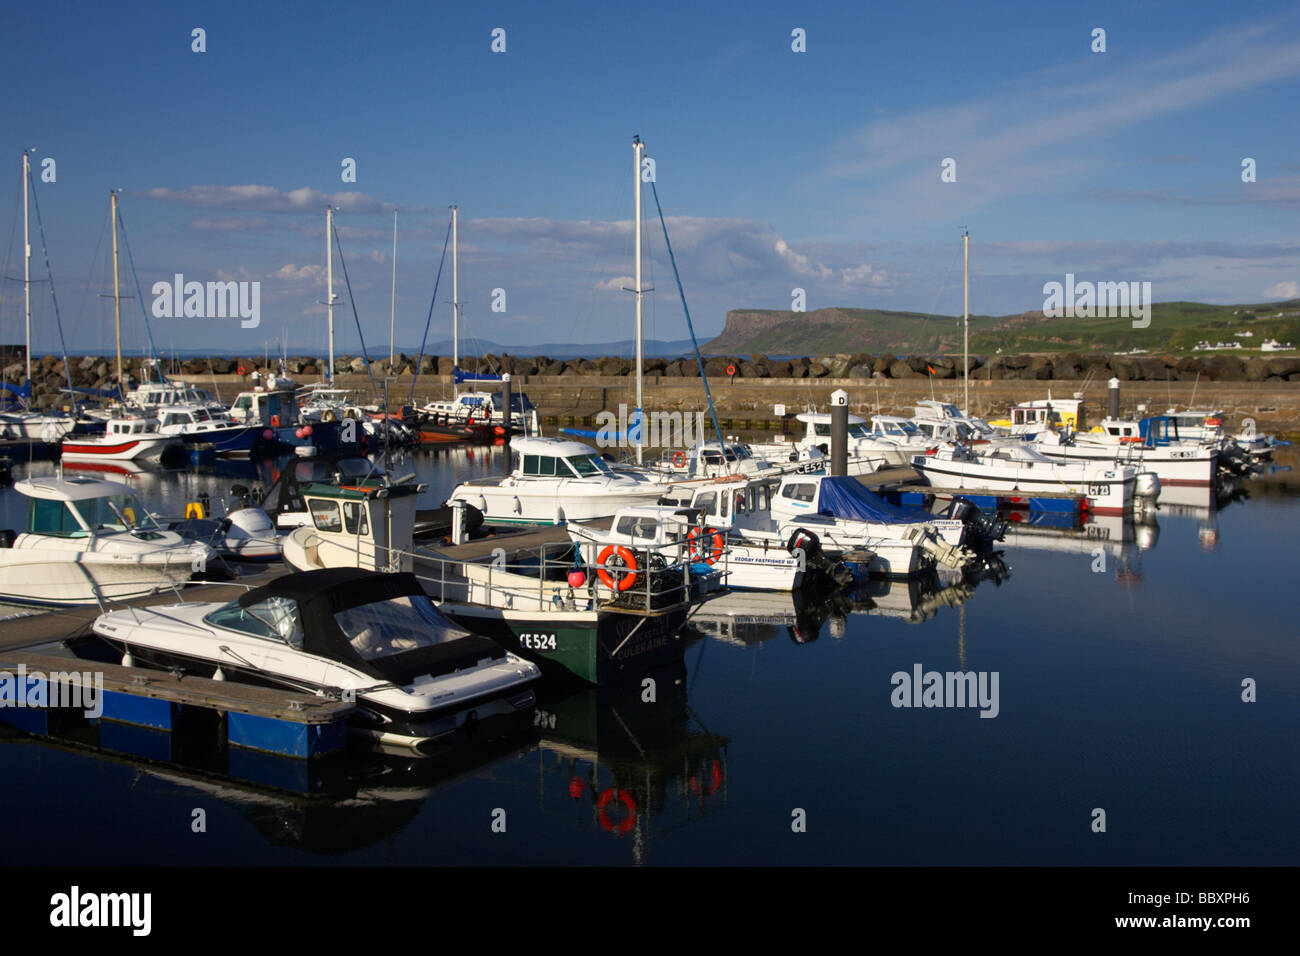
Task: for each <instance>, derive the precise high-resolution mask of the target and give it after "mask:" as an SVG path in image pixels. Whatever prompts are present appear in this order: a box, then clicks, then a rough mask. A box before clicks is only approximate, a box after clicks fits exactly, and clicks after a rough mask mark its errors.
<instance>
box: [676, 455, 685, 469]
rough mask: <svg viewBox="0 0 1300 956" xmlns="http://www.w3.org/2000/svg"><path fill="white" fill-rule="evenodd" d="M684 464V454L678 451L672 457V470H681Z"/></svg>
mask: <svg viewBox="0 0 1300 956" xmlns="http://www.w3.org/2000/svg"><path fill="white" fill-rule="evenodd" d="M685 464H686V452H684V451H679V452H678V453H677V454H675V455H673V467H674V468H681V467H682V466H683V465H685Z"/></svg>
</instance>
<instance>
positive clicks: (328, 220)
mask: <svg viewBox="0 0 1300 956" xmlns="http://www.w3.org/2000/svg"><path fill="white" fill-rule="evenodd" d="M325 284H326V290H325V300H326V301H325V304H326V306H327V307H328V309H329V339H330V344H329V349H330V357H329V365H328V366H327V368H328V370H329V375H328V376H327V377H326V381H327V382H329V383H330V384H331V385H333V384H334V207H333V206H326V207H325Z"/></svg>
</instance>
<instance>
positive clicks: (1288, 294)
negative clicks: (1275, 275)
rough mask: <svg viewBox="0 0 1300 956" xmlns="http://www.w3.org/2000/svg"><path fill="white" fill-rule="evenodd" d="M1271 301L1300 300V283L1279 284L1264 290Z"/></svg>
mask: <svg viewBox="0 0 1300 956" xmlns="http://www.w3.org/2000/svg"><path fill="white" fill-rule="evenodd" d="M1264 295H1265V296H1267V297H1268V298H1271V299H1300V282H1279V283H1278V284H1277V285H1271V286H1269V287H1268V288H1267V289H1265V290H1264Z"/></svg>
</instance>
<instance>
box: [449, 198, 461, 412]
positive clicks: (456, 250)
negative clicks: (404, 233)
mask: <svg viewBox="0 0 1300 956" xmlns="http://www.w3.org/2000/svg"><path fill="white" fill-rule="evenodd" d="M459 368H460V210H459V209H458V208H457V207H456V206H455V205H453V206H452V207H451V382H452V384H451V393H452V396H453V397H454V396H457V395H459V394H460V386H458V385H457V384H456V370H457V369H459Z"/></svg>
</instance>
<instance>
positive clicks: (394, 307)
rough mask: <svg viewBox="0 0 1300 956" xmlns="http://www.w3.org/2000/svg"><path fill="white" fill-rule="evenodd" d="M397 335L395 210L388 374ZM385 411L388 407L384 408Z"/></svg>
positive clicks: (394, 216)
mask: <svg viewBox="0 0 1300 956" xmlns="http://www.w3.org/2000/svg"><path fill="white" fill-rule="evenodd" d="M396 333H397V210H396V209H394V210H393V298H392V306H391V307H390V308H389V312H388V374H389V375H392V374H393V351H394V344H393V343H394V342H395V338H394V336H395V335H396ZM384 410H385V411H387V410H388V407H387V406H384Z"/></svg>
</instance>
